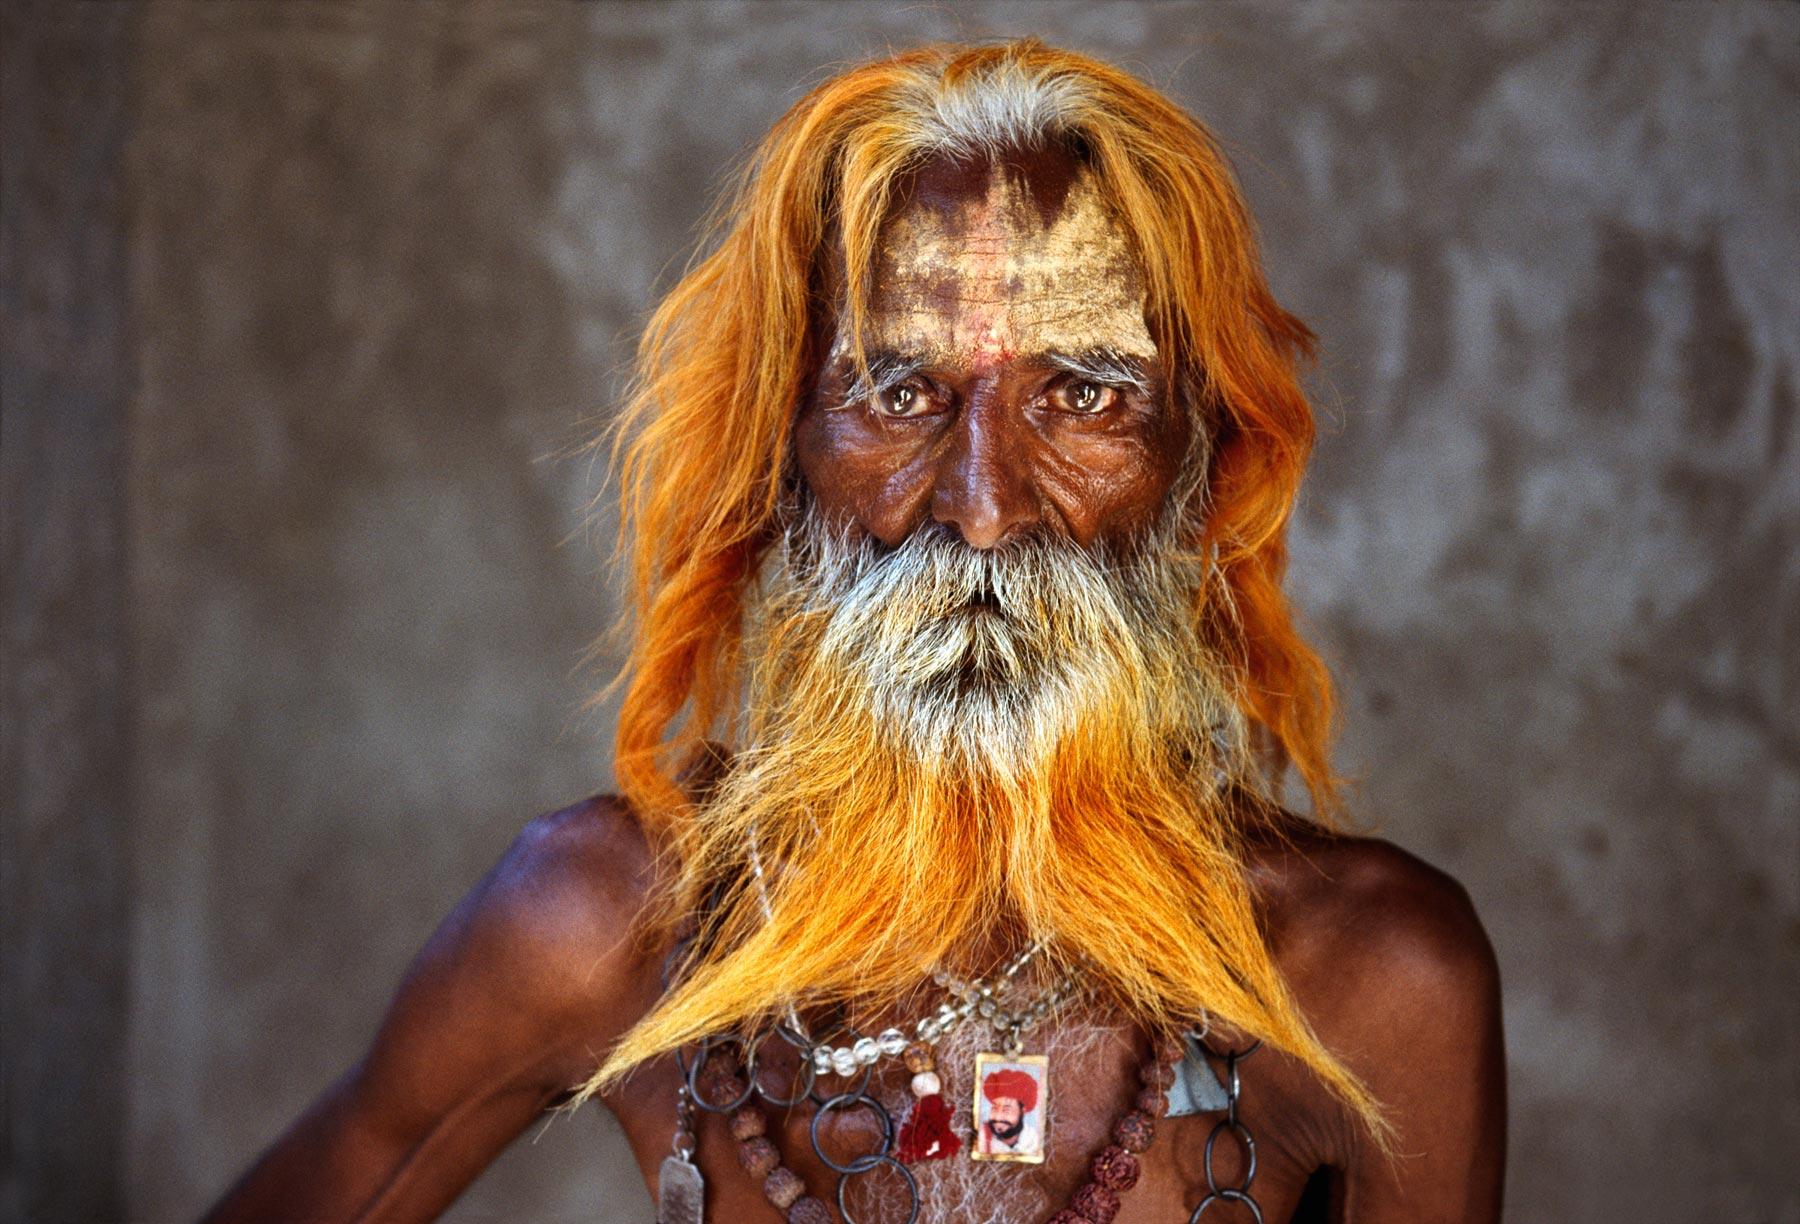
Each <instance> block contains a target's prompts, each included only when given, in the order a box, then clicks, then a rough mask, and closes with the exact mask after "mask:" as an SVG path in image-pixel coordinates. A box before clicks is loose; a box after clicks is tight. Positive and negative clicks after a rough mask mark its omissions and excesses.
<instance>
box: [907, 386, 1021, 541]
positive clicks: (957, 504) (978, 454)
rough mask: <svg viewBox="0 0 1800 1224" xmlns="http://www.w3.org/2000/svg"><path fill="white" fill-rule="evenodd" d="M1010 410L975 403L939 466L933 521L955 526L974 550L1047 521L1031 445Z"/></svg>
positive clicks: (958, 423) (969, 405)
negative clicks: (1032, 464)
mask: <svg viewBox="0 0 1800 1224" xmlns="http://www.w3.org/2000/svg"><path fill="white" fill-rule="evenodd" d="M1013 425H1014V423H1013V422H1012V421H1011V420H1010V419H1009V414H1008V410H1007V407H1006V406H1005V405H1004V404H1000V403H996V402H995V401H994V400H993V399H987V398H981V399H974V398H972V399H971V400H970V402H968V403H967V404H965V405H964V406H963V409H962V411H961V412H959V413H957V419H956V422H955V424H954V425H952V426H951V429H952V431H953V432H952V434H951V436H950V438H949V439H948V443H949V444H948V446H947V447H946V448H945V449H944V451H943V454H942V458H941V460H940V462H939V465H938V471H937V484H936V487H935V488H934V489H933V491H932V498H931V517H932V518H934V519H936V520H937V521H938V522H940V523H951V524H954V525H955V526H956V528H957V530H959V531H961V532H962V537H963V539H964V540H965V541H967V542H968V544H969V546H970V547H971V548H993V547H994V546H995V545H997V544H999V543H1000V542H1001V541H1003V540H1005V539H1006V538H1007V537H1008V536H1010V535H1012V534H1014V533H1015V532H1018V531H1022V530H1024V529H1026V528H1028V527H1033V526H1035V525H1037V523H1038V522H1039V521H1040V520H1041V519H1042V517H1043V510H1042V506H1041V505H1040V502H1039V499H1038V492H1037V488H1036V486H1035V484H1034V483H1033V481H1032V479H1031V472H1030V456H1029V452H1028V449H1027V447H1028V441H1027V439H1025V438H1024V437H1021V436H1018V435H1019V432H1020V431H1019V430H1018V429H1016V428H1014V427H1013Z"/></svg>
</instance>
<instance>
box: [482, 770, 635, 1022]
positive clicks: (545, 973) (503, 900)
mask: <svg viewBox="0 0 1800 1224" xmlns="http://www.w3.org/2000/svg"><path fill="white" fill-rule="evenodd" d="M654 872H655V860H654V855H653V853H652V851H651V847H650V844H649V841H648V839H647V838H646V837H645V834H644V831H643V829H642V828H641V827H640V825H639V823H638V821H637V819H636V817H635V816H634V815H633V814H632V812H631V809H630V807H629V806H628V805H627V804H626V803H625V802H624V801H623V800H621V799H619V798H617V797H615V796H611V795H599V796H594V797H592V798H589V799H585V800H582V801H581V802H580V803H576V804H572V805H571V806H569V807H566V808H562V809H560V810H558V811H555V812H549V813H546V814H544V815H541V816H538V817H536V818H535V819H533V820H532V821H530V822H529V823H528V824H527V825H526V826H525V828H524V829H523V830H521V832H520V833H519V835H518V837H517V838H515V839H514V841H513V843H512V845H511V846H510V847H509V848H508V849H507V851H506V853H505V855H504V856H503V857H502V858H501V860H500V862H499V863H498V864H497V865H496V866H495V867H494V869H493V870H492V871H491V872H490V873H489V874H488V876H487V878H486V879H485V880H484V881H483V882H482V884H481V885H480V886H479V887H478V888H477V889H476V890H475V891H474V892H473V893H472V894H471V895H470V899H469V905H470V907H471V909H470V913H469V914H468V922H467V928H466V934H467V935H468V936H469V937H470V940H471V943H472V946H473V947H474V948H475V949H476V950H479V951H482V952H485V953H486V954H488V955H491V956H493V957H495V958H496V959H497V961H498V962H499V963H500V964H502V965H504V967H505V970H506V972H507V974H508V976H509V977H511V978H513V979H514V984H515V985H516V986H518V987H523V988H526V991H527V997H529V998H531V999H533V1000H535V1001H536V1002H537V1003H538V1004H539V1005H540V1006H541V1007H544V1008H547V1009H548V1010H550V1011H552V1012H559V1011H564V1010H573V1011H577V1012H581V1013H584V1014H592V1011H593V1005H594V1004H597V1003H602V1002H604V1001H606V1000H609V999H611V998H612V997H614V996H615V995H616V993H617V991H618V990H619V988H620V987H622V986H623V985H624V984H625V982H626V980H627V979H629V978H630V977H632V976H633V975H634V974H635V973H636V972H637V967H638V962H640V961H641V960H642V959H643V957H644V956H646V955H647V954H648V952H647V950H646V949H644V948H641V947H639V946H638V940H637V935H638V926H639V924H638V919H639V918H640V916H641V915H642V912H643V909H644V906H645V903H646V901H647V900H648V899H649V896H650V894H651V891H652V888H653V884H654Z"/></svg>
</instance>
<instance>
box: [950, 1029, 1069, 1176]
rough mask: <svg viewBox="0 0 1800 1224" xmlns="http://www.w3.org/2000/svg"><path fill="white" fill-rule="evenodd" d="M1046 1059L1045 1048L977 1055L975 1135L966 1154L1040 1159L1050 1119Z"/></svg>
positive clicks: (985, 1157) (1019, 1161) (1020, 1160)
mask: <svg viewBox="0 0 1800 1224" xmlns="http://www.w3.org/2000/svg"><path fill="white" fill-rule="evenodd" d="M1049 1070H1050V1060H1049V1058H1048V1057H1046V1056H1045V1055H1043V1054H1020V1053H1017V1052H1009V1053H1005V1054H977V1055H976V1056H975V1100H974V1102H973V1106H972V1107H973V1111H974V1123H975V1136H974V1142H972V1143H971V1144H970V1145H969V1159H970V1160H995V1161H1005V1162H1009V1163H1013V1164H1042V1163H1043V1160H1044V1143H1045V1140H1046V1138H1047V1137H1048V1136H1047V1133H1046V1132H1047V1130H1048V1121H1049V1116H1050V1112H1049V1104H1050V1097H1049Z"/></svg>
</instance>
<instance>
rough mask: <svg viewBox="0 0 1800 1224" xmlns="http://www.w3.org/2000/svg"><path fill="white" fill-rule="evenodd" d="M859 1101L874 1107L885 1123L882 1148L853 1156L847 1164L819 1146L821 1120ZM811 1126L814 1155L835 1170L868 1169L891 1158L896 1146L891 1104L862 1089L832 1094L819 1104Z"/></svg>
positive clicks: (883, 1125)
mask: <svg viewBox="0 0 1800 1224" xmlns="http://www.w3.org/2000/svg"><path fill="white" fill-rule="evenodd" d="M857 1105H867V1106H868V1107H869V1108H870V1109H872V1110H874V1112H875V1117H876V1120H877V1121H879V1122H880V1123H881V1150H880V1151H879V1152H864V1153H863V1154H862V1155H861V1156H853V1157H851V1158H850V1163H849V1164H847V1165H845V1164H839V1163H838V1162H837V1161H835V1160H833V1159H832V1158H831V1157H829V1156H827V1155H826V1154H825V1149H824V1148H823V1147H820V1146H819V1122H820V1120H821V1119H823V1118H824V1117H825V1115H826V1114H828V1113H830V1112H831V1111H832V1110H834V1109H838V1108H844V1109H849V1108H852V1107H854V1106H857ZM809 1130H810V1132H811V1134H812V1145H813V1155H815V1156H817V1157H818V1158H819V1159H820V1160H822V1161H824V1162H825V1167H826V1168H828V1169H830V1170H832V1171H833V1172H835V1173H867V1172H868V1171H869V1170H870V1169H873V1168H874V1167H875V1166H877V1165H879V1164H880V1163H881V1162H882V1161H884V1160H888V1159H891V1157H889V1155H888V1153H889V1152H892V1151H893V1150H894V1119H893V1118H892V1117H890V1116H889V1114H888V1111H887V1107H886V1106H885V1105H883V1104H882V1103H881V1102H880V1101H877V1100H876V1099H875V1098H874V1097H872V1096H865V1095H863V1094H862V1093H860V1092H844V1093H839V1094H838V1095H837V1096H834V1097H832V1098H831V1099H830V1100H829V1101H826V1102H825V1103H824V1104H823V1105H821V1106H819V1108H818V1109H817V1110H815V1111H814V1112H813V1116H812V1124H811V1126H810V1127H809Z"/></svg>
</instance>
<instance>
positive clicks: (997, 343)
mask: <svg viewBox="0 0 1800 1224" xmlns="http://www.w3.org/2000/svg"><path fill="white" fill-rule="evenodd" d="M869 306H870V309H869V314H868V331H867V334H866V335H865V337H864V345H865V348H866V349H867V350H868V351H869V352H871V353H890V354H896V355H900V354H903V355H907V356H915V357H919V358H923V359H925V360H928V361H930V362H931V363H932V364H940V365H944V366H948V367H952V368H959V369H964V368H977V367H980V366H983V365H987V364H991V363H994V362H1000V361H1008V360H1012V359H1015V358H1025V359H1031V358H1037V357H1043V356H1049V355H1057V354H1061V355H1069V356H1075V355H1081V354H1090V353H1099V352H1104V353H1109V354H1113V355H1116V356H1118V357H1125V358H1136V359H1140V360H1143V361H1151V360H1154V358H1155V357H1156V346H1155V343H1154V342H1153V341H1152V339H1151V337H1150V332H1149V329H1148V328H1147V327H1146V326H1145V323H1144V289H1143V280H1142V277H1141V276H1140V275H1139V270H1138V263H1137V258H1136V256H1135V255H1134V253H1133V252H1132V249H1131V243H1130V241H1129V239H1128V238H1127V236H1126V233H1125V230H1124V228H1123V227H1122V226H1121V225H1120V224H1119V221H1118V219H1117V217H1116V216H1115V215H1114V213H1113V211H1112V209H1111V207H1110V206H1109V205H1108V204H1107V202H1106V200H1105V198H1104V197H1103V196H1102V194H1101V192H1100V188H1099V184H1098V183H1097V182H1096V181H1095V179H1094V175H1093V173H1092V172H1091V171H1089V170H1088V169H1087V168H1086V167H1084V166H1081V165H1079V164H1078V163H1076V162H1074V161H1072V160H1070V159H1069V158H1067V157H1066V156H1064V155H1059V154H1047V155H1036V156H1024V157H1019V158H1014V159H1009V160H1007V161H1005V162H998V161H996V162H988V163H984V164H979V165H973V166H971V165H968V164H966V163H965V164H959V163H954V162H939V163H934V164H933V165H931V166H928V167H927V168H925V169H924V170H922V171H921V172H920V173H919V174H918V176H917V177H916V178H915V179H914V181H913V182H912V183H911V184H910V185H909V190H908V191H907V193H906V195H905V197H904V198H903V199H902V201H901V203H900V205H899V207H898V208H897V209H896V211H895V213H894V215H893V216H892V217H890V218H889V220H888V221H887V223H886V224H885V225H884V226H883V228H882V232H881V238H880V246H879V249H878V251H877V253H876V259H875V267H874V279H873V293H872V295H871V301H870V304H869Z"/></svg>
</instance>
